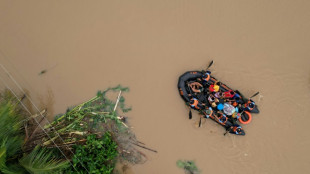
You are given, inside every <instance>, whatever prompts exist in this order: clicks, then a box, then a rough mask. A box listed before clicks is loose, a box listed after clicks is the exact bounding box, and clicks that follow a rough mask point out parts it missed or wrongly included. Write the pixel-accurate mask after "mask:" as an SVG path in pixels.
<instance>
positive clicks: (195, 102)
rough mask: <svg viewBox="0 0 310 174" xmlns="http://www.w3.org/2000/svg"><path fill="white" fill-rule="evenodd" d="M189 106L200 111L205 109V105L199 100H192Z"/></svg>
mask: <svg viewBox="0 0 310 174" xmlns="http://www.w3.org/2000/svg"><path fill="white" fill-rule="evenodd" d="M189 105H190V107H191V108H193V109H196V110H200V109H204V108H205V104H204V103H202V102H200V101H199V100H198V99H197V98H194V97H193V98H191V99H190V101H189Z"/></svg>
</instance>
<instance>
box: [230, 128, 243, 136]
mask: <svg viewBox="0 0 310 174" xmlns="http://www.w3.org/2000/svg"><path fill="white" fill-rule="evenodd" d="M232 131H233V132H234V133H235V134H237V135H238V134H240V133H241V132H242V128H241V126H234V127H233V128H232Z"/></svg>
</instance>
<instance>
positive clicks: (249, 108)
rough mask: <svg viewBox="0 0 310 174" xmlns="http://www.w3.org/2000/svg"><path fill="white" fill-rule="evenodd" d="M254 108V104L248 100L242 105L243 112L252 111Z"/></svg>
mask: <svg viewBox="0 0 310 174" xmlns="http://www.w3.org/2000/svg"><path fill="white" fill-rule="evenodd" d="M254 107H255V102H254V101H253V100H251V99H250V100H248V101H247V102H246V103H245V104H244V110H247V111H252V110H253V109H254Z"/></svg>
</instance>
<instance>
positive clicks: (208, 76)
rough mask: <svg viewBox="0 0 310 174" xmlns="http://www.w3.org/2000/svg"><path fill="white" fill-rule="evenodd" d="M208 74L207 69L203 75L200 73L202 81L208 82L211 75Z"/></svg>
mask: <svg viewBox="0 0 310 174" xmlns="http://www.w3.org/2000/svg"><path fill="white" fill-rule="evenodd" d="M210 74H211V72H210V71H207V72H206V73H205V74H204V75H202V79H203V81H205V82H208V81H209V80H210V77H211V76H210Z"/></svg>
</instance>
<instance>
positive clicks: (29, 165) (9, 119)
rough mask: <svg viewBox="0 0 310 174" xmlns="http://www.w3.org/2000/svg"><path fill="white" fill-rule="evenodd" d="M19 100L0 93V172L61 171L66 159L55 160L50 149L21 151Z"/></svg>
mask: <svg viewBox="0 0 310 174" xmlns="http://www.w3.org/2000/svg"><path fill="white" fill-rule="evenodd" d="M21 113H22V110H21V109H20V103H19V102H18V101H16V99H15V98H13V96H12V95H11V94H10V93H8V92H7V91H5V92H3V93H1V96H0V173H5V174H13V173H14V174H19V173H21V174H27V173H36V174H41V173H44V174H48V173H56V172H61V171H62V170H63V169H64V168H67V167H68V164H69V162H68V161H63V160H58V159H57V158H56V157H54V154H53V153H52V151H51V150H47V149H42V148H39V147H37V148H35V149H33V150H32V152H31V153H25V152H24V151H23V148H22V147H23V145H24V143H23V140H24V137H25V136H24V134H25V133H24V132H23V130H24V127H23V124H22V123H23V120H24V119H25V118H24V117H23V116H22V114H21Z"/></svg>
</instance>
